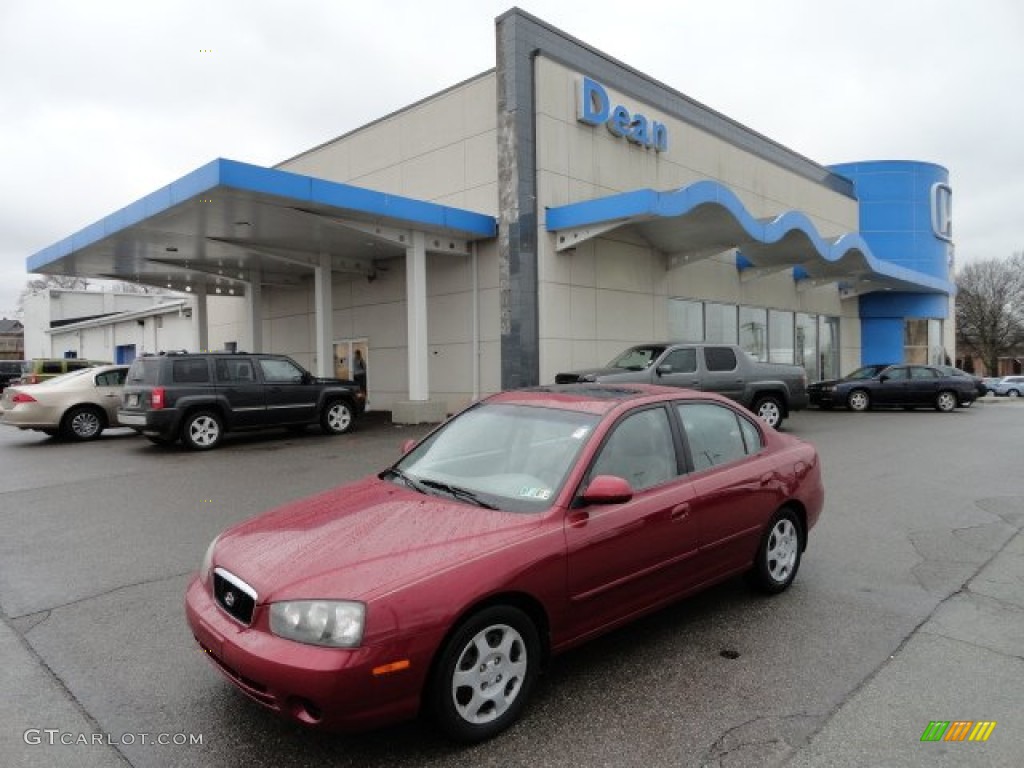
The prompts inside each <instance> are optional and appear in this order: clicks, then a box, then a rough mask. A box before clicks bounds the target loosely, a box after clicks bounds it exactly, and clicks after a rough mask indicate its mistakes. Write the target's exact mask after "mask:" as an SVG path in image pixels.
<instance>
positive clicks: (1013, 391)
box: [993, 376, 1024, 397]
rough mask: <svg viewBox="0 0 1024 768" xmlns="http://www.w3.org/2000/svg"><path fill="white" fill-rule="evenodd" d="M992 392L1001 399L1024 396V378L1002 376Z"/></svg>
mask: <svg viewBox="0 0 1024 768" xmlns="http://www.w3.org/2000/svg"><path fill="white" fill-rule="evenodd" d="M993 391H994V392H995V393H996V395H999V396H1001V397H1020V396H1021V395H1024V376H1003V378H1002V379H1000V381H999V383H998V384H996V387H995V389H994V390H993Z"/></svg>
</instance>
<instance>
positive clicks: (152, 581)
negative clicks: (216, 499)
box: [10, 568, 195, 630]
mask: <svg viewBox="0 0 1024 768" xmlns="http://www.w3.org/2000/svg"><path fill="white" fill-rule="evenodd" d="M192 573H195V569H194V568H190V569H189V570H187V571H182V572H181V573H172V574H170V575H168V576H158V577H157V578H154V579H142V580H141V581H136V582H133V583H131V584H119V585H118V586H116V587H111V588H110V589H107V590H104V591H103V592H97V593H96V594H93V595H85V596H83V597H79V598H76V599H74V600H69V601H68V602H66V603H60V604H59V605H51V606H50V607H49V608H46V609H44V610H42V611H31V612H29V613H23V614H20V615H18V616H11V617H10V618H11V620H12V621H14V620H17V621H20V620H22V619H24V618H26V617H28V616H36V615H38V614H40V613H45V614H46V616H44V617H43V618H42V619H40V620H39V621H37V622H35V623H34V624H32V626H31V627H29V630H31V629H33V628H35V627H36V626H38V625H39V624H41V623H42V622H43V621H45V620H46V619H47V618H49V614H50V613H51V612H52V611H57V610H60V609H61V608H68V607H70V606H72V605H79V604H81V603H87V602H89V601H90V600H98V599H100V598H103V597H106V596H107V595H113V594H117V593H118V592H123V591H125V590H127V589H134V588H135V587H144V586H147V585H149V584H159V583H160V582H163V581H170V580H171V579H180V578H181V577H182V576H189V575H190V574H192Z"/></svg>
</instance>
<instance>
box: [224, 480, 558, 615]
mask: <svg viewBox="0 0 1024 768" xmlns="http://www.w3.org/2000/svg"><path fill="white" fill-rule="evenodd" d="M542 519H543V516H542V515H535V514H528V515H527V514H521V513H520V514H517V513H512V512H502V511H498V510H491V509H485V508H483V507H476V506H472V505H470V504H465V503H461V502H456V501H453V500H451V499H448V498H443V497H439V496H426V495H423V494H420V493H417V492H416V491H413V490H411V489H408V488H404V487H400V486H397V485H394V484H392V483H390V482H385V481H383V480H379V479H378V478H376V477H372V478H367V479H365V480H361V481H359V482H357V483H354V484H352V485H347V486H341V487H338V488H334V489H331V490H329V491H327V492H325V493H321V494H319V495H317V496H312V497H310V498H306V499H302V500H300V501H296V502H292V503H290V504H288V505H286V506H283V507H280V508H278V509H276V510H273V511H271V512H268V513H267V514H265V515H261V516H260V517H257V518H254V519H252V520H249V521H247V522H244V523H241V524H239V525H237V526H235V527H233V528H231V529H229V530H228V531H226V532H225V533H224V534H223V535H222V536H221V538H220V540H219V541H218V543H217V547H216V550H215V553H214V565H216V566H220V567H223V568H226V569H227V570H229V571H231V572H232V573H233V574H235V575H236V576H238V577H240V578H241V579H243V580H245V581H246V582H247V583H249V584H250V585H251V586H252V587H253V588H254V589H255V590H256V591H257V593H258V594H259V601H260V602H261V603H264V602H272V601H275V600H290V599H302V598H330V597H334V598H339V599H356V600H369V599H372V598H373V597H374V596H375V595H379V594H383V593H385V592H388V591H390V590H392V589H394V588H396V587H398V586H400V585H402V584H406V583H411V582H413V581H416V580H419V579H421V578H423V577H424V576H426V575H428V574H433V573H438V572H440V571H442V570H444V569H447V568H450V567H451V566H453V565H454V564H457V563H460V562H464V561H466V560H469V559H472V558H474V557H478V556H480V555H481V554H484V553H486V552H489V551H493V550H496V549H501V548H503V547H506V546H508V545H509V544H511V543H513V542H515V541H518V540H520V539H522V538H525V537H527V536H529V534H530V533H531V532H532V531H534V530H535V529H536V528H537V526H538V525H540V522H541V520H542Z"/></svg>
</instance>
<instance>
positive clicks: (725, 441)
mask: <svg viewBox="0 0 1024 768" xmlns="http://www.w3.org/2000/svg"><path fill="white" fill-rule="evenodd" d="M677 408H678V409H679V418H680V419H681V420H682V422H683V430H684V431H685V432H686V440H687V442H688V443H689V444H690V454H691V455H692V456H693V466H694V469H696V470H697V471H700V470H702V469H708V468H709V467H716V466H718V465H719V464H728V463H729V462H730V461H735V460H736V459H741V458H743V457H744V456H746V455H747V453H754V452H755V451H757V450H760V447H761V442H760V435H759V434H756V430H754V432H755V434H750V431H749V430H750V429H752V425H749V424H748V425H747V427H748V430H747V431H744V430H743V428H742V427H741V423H740V422H741V419H740V417H739V416H737V415H736V414H735V413H734V412H733V411H732V410H731V409H730V408H726V407H725V406H722V405H716V404H714V403H682V404H680V405H679V406H677ZM748 440H749V441H751V442H752V443H754V444H753V445H751V446H750V448H751V450H749V451H748V448H747V441H748Z"/></svg>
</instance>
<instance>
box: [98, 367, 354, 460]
mask: <svg viewBox="0 0 1024 768" xmlns="http://www.w3.org/2000/svg"><path fill="white" fill-rule="evenodd" d="M365 405H366V398H365V395H364V394H363V392H362V391H360V389H359V386H358V385H357V384H356V383H355V382H354V381H346V380H344V379H323V378H317V377H315V376H313V375H312V374H311V373H309V372H308V371H306V370H305V369H304V368H302V367H301V366H300V365H299V364H298V363H296V362H295V361H294V360H292V359H291V358H289V357H285V356H284V355H271V354H261V353H254V354H247V353H237V352H211V353H196V354H190V353H183V352H169V353H161V354H159V355H144V356H142V357H137V358H136V359H135V361H134V362H133V363H132V366H131V368H130V369H129V371H128V377H127V379H126V380H125V386H124V393H123V395H122V398H121V407H120V408H119V409H118V412H117V419H118V421H119V422H121V424H123V425H124V426H126V427H131V428H132V429H134V430H135V431H136V432H139V433H141V434H143V435H145V436H146V437H147V438H149V439H150V440H151V441H152V442H154V443H159V444H170V443H173V442H175V441H176V440H179V439H180V440H181V442H182V443H184V444H185V446H186V447H187V448H191V449H192V450H197V451H201V450H209V449H211V448H214V447H216V446H217V445H219V444H220V442H221V439H222V438H223V436H224V434H225V433H226V432H234V431H241V430H253V429H267V428H270V427H287V428H289V429H292V430H294V431H296V432H298V431H302V430H303V429H305V427H306V426H307V425H309V424H319V425H320V427H321V429H323V431H324V432H326V433H328V434H334V435H340V434H343V433H345V432H348V431H349V429H351V428H352V424H353V422H354V420H355V419H356V417H357V416H359V415H360V414H361V413H362V412H363V411H364V410H365Z"/></svg>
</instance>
